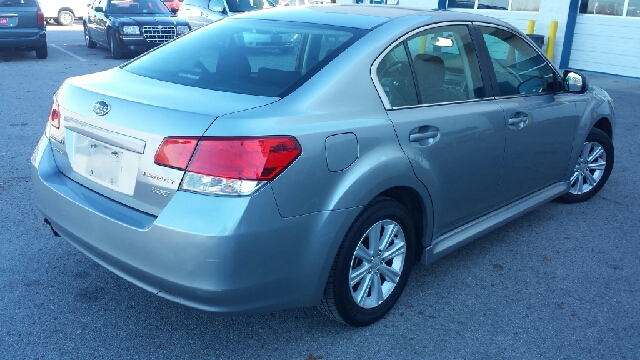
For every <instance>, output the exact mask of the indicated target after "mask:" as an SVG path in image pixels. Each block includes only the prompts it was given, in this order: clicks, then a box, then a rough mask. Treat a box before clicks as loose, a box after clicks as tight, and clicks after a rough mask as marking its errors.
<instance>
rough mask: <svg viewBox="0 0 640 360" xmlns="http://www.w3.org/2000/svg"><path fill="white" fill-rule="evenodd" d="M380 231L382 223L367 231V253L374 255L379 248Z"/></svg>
mask: <svg viewBox="0 0 640 360" xmlns="http://www.w3.org/2000/svg"><path fill="white" fill-rule="evenodd" d="M381 229H382V223H381V222H378V223H376V224H375V225H373V226H372V227H371V229H369V234H368V235H369V251H370V252H371V253H376V252H377V250H378V249H379V248H380V230H381Z"/></svg>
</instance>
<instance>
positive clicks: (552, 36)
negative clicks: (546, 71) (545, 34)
mask: <svg viewBox="0 0 640 360" xmlns="http://www.w3.org/2000/svg"><path fill="white" fill-rule="evenodd" d="M557 32H558V22H557V21H552V22H551V24H549V41H548V44H547V57H548V58H549V60H553V48H554V47H555V46H556V33H557Z"/></svg>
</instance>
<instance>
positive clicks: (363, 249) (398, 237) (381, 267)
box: [319, 197, 416, 326]
mask: <svg viewBox="0 0 640 360" xmlns="http://www.w3.org/2000/svg"><path fill="white" fill-rule="evenodd" d="M415 247H416V241H415V239H414V232H413V226H412V223H411V216H410V214H409V212H408V210H407V209H406V208H405V207H404V206H402V204H400V203H398V202H397V201H395V200H393V199H390V198H386V197H378V198H376V199H374V200H373V201H372V202H371V203H369V204H368V205H367V206H366V207H365V208H364V209H363V210H362V212H361V213H360V215H358V217H357V218H356V220H355V221H354V222H353V224H352V225H351V227H350V229H349V231H348V232H347V234H346V235H345V237H344V240H343V242H342V244H341V245H340V248H339V250H338V253H337V255H336V257H335V260H334V262H333V265H332V267H331V272H330V274H329V279H328V281H327V285H326V287H325V291H324V296H323V299H322V303H321V305H320V306H319V308H320V310H321V311H322V312H324V313H325V314H327V315H329V316H330V317H332V318H334V319H335V320H338V321H342V322H345V323H347V324H349V325H351V326H367V325H370V324H372V323H374V322H376V321H378V320H380V319H382V318H383V317H384V316H385V315H386V314H387V313H388V312H389V311H390V310H391V308H392V307H393V305H394V304H395V303H396V301H397V300H398V298H399V297H400V294H401V293H402V290H403V289H404V286H405V284H406V283H407V279H408V278H409V273H410V272H411V268H412V267H413V263H414V261H415V258H414V254H415V253H416V251H415Z"/></svg>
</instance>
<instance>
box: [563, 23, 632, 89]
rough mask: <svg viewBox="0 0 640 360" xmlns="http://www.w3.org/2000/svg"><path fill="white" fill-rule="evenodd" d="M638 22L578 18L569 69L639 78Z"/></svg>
mask: <svg viewBox="0 0 640 360" xmlns="http://www.w3.org/2000/svg"><path fill="white" fill-rule="evenodd" d="M639 44H640V19H639V18H623V17H620V16H607V15H583V14H579V15H578V19H577V22H576V31H575V33H574V38H573V47H572V49H571V58H570V59H569V67H571V68H574V69H581V70H588V71H596V72H603V73H608V74H616V75H624V76H632V77H640V61H639V60H638V59H639V58H640V46H639Z"/></svg>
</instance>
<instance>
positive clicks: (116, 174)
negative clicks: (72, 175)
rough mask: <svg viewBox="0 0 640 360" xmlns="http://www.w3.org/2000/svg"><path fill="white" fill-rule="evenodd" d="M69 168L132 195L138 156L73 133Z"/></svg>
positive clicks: (96, 181) (110, 187)
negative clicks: (71, 156) (72, 148)
mask: <svg viewBox="0 0 640 360" xmlns="http://www.w3.org/2000/svg"><path fill="white" fill-rule="evenodd" d="M75 136H76V139H75V144H74V150H73V158H72V161H71V167H72V168H73V170H74V171H76V172H77V173H78V174H80V175H82V176H83V177H85V178H87V179H89V180H91V181H93V182H95V183H98V184H100V185H103V186H105V187H107V188H109V189H112V190H115V191H118V192H121V193H124V194H127V195H133V192H134V189H135V182H136V175H137V171H138V165H139V156H138V154H134V153H132V152H130V151H127V150H125V149H122V148H119V147H116V146H113V145H109V144H106V143H103V142H101V141H98V140H95V139H92V138H89V137H86V136H83V135H80V134H75Z"/></svg>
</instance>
